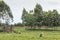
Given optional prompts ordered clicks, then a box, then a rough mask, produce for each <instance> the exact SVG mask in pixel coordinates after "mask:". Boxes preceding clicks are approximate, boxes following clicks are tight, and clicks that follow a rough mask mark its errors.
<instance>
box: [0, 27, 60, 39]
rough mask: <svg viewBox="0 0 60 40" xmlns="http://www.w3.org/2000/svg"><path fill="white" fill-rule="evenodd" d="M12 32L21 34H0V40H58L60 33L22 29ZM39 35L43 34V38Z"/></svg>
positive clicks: (17, 28)
mask: <svg viewBox="0 0 60 40" xmlns="http://www.w3.org/2000/svg"><path fill="white" fill-rule="evenodd" d="M58 29H59V28H58ZM14 30H15V31H18V32H21V34H19V33H13V32H12V33H3V32H1V33H0V40H60V31H57V30H55V31H52V30H48V31H47V30H25V28H24V27H23V28H21V27H16V28H14ZM40 33H43V37H40V36H39V35H40Z"/></svg>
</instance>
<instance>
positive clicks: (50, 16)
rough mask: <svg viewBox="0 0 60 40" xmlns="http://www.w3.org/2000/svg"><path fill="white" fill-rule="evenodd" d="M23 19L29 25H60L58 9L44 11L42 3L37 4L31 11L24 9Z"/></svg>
mask: <svg viewBox="0 0 60 40" xmlns="http://www.w3.org/2000/svg"><path fill="white" fill-rule="evenodd" d="M22 20H23V22H24V23H25V25H28V26H38V27H41V26H59V25H60V14H59V13H58V12H57V11H56V10H53V11H51V10H49V11H48V12H46V11H43V10H42V7H41V5H40V4H36V6H35V8H34V11H33V10H31V11H30V13H28V12H27V11H26V9H23V14H22Z"/></svg>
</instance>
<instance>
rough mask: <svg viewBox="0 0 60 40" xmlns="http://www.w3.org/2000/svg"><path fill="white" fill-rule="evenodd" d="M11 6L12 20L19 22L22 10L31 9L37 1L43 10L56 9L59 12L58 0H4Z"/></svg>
mask: <svg viewBox="0 0 60 40" xmlns="http://www.w3.org/2000/svg"><path fill="white" fill-rule="evenodd" d="M4 1H5V2H6V3H7V4H8V5H9V6H10V8H11V10H12V13H13V16H14V22H13V23H18V22H21V21H22V20H21V15H22V10H23V8H25V9H26V10H27V11H29V10H33V9H34V7H35V5H36V3H39V4H40V5H41V6H42V8H43V10H44V11H48V10H53V9H56V10H57V11H58V12H59V13H60V0H4Z"/></svg>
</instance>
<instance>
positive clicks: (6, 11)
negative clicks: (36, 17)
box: [0, 1, 13, 24]
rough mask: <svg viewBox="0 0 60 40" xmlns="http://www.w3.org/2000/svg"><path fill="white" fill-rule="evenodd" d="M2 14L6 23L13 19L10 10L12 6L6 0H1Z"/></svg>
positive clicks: (0, 9) (0, 13)
mask: <svg viewBox="0 0 60 40" xmlns="http://www.w3.org/2000/svg"><path fill="white" fill-rule="evenodd" d="M0 15H1V17H2V19H3V20H5V23H6V24H9V22H10V21H13V15H12V12H11V10H10V7H9V6H8V5H7V4H6V3H5V2H4V1H0Z"/></svg>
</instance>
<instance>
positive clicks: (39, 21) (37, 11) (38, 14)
mask: <svg viewBox="0 0 60 40" xmlns="http://www.w3.org/2000/svg"><path fill="white" fill-rule="evenodd" d="M42 13H43V10H42V7H41V5H40V4H36V6H35V8H34V15H35V17H36V25H37V26H38V27H39V26H41V25H42V22H43V21H42V19H43V16H42Z"/></svg>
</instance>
